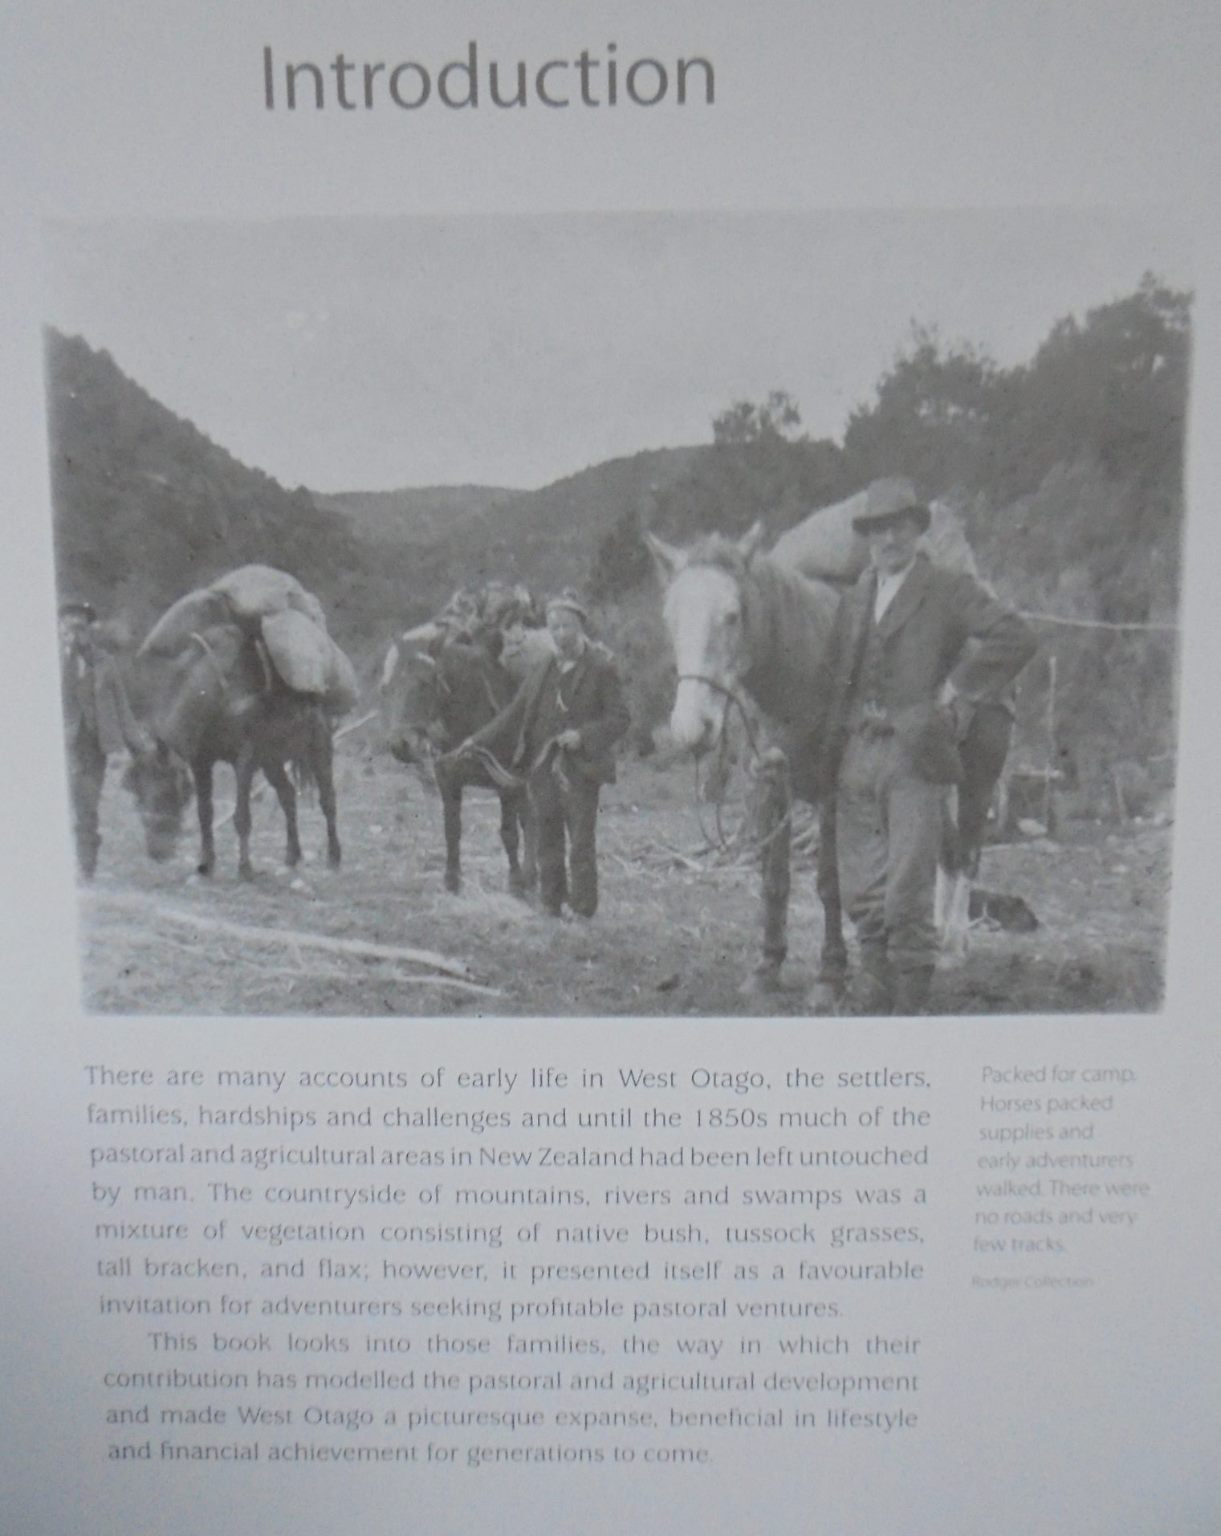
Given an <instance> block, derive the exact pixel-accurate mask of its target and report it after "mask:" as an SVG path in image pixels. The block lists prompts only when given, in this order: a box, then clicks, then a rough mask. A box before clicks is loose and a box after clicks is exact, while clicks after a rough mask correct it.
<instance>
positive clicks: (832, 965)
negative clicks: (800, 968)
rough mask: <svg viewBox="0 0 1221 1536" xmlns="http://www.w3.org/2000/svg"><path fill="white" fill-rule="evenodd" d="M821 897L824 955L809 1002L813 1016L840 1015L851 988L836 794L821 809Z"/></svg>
mask: <svg viewBox="0 0 1221 1536" xmlns="http://www.w3.org/2000/svg"><path fill="white" fill-rule="evenodd" d="M818 898H819V900H820V901H821V903H822V912H823V935H822V954H821V956H820V958H819V965H818V975H817V977H816V978H815V981H814V985H813V987H812V988H811V989H810V993H809V995H808V997H807V999H806V1002H807V1006H808V1007H809V1009H810V1012H811V1013H837V1012H838V1011H839V1009H840V1007H841V1006H842V1004H843V1001H844V996H845V994H846V992H847V989H848V946H847V945H846V944H845V943H844V907H843V902H842V900H841V899H840V894H839V843H838V831H837V827H836V817H835V797H834V796H833V795H828V796H827V797H826V798H825V799H824V800H823V801H822V803H821V805H820V806H819V810H818Z"/></svg>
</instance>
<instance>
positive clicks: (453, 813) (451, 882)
mask: <svg viewBox="0 0 1221 1536" xmlns="http://www.w3.org/2000/svg"><path fill="white" fill-rule="evenodd" d="M438 783H439V785H440V789H441V814H442V817H443V819H444V822H445V889H446V890H447V891H451V892H452V893H453V894H454V895H457V893H458V892H459V891H460V890H461V889H462V781H461V779H452V778H450V777H449V776H448V775H447V776H446V777H444V778H440V777H439V778H438Z"/></svg>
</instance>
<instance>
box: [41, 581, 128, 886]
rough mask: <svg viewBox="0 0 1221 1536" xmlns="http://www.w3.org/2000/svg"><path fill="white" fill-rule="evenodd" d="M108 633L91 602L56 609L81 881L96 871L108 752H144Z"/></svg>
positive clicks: (88, 878) (70, 781)
mask: <svg viewBox="0 0 1221 1536" xmlns="http://www.w3.org/2000/svg"><path fill="white" fill-rule="evenodd" d="M111 638H112V637H111V635H110V633H109V632H108V631H107V630H106V629H105V627H104V626H103V625H101V624H99V623H98V616H97V611H96V609H95V608H94V607H93V604H92V603H85V602H66V603H61V604H60V608H59V649H60V672H61V682H62V687H63V705H64V744H65V747H66V749H67V754H68V788H69V792H70V794H71V797H72V820H73V832H74V835H75V838H76V862H77V867H78V868H79V870H80V872H81V874H82V875H83V876H84V878H85V879H86V880H91V879H92V878H93V876H94V874H95V872H96V870H97V862H98V850H99V848H100V847H101V845H102V839H101V835H100V833H99V832H98V804H99V802H100V801H101V798H102V784H103V781H104V780H105V777H106V759H107V757H108V756H109V754H110V753H111V752H119V751H122V749H123V748H124V747H126V748H127V749H128V750H129V751H130V752H139V751H142V750H145V749H146V748H147V746H148V740H147V736H146V734H145V732H144V731H143V730H142V728H141V727H140V725H139V723H138V721H137V720H136V717H135V715H134V714H133V713H132V708H131V705H130V703H129V702H128V699H127V691H126V689H125V688H124V686H123V680H122V678H121V677H120V676H119V669H118V666H117V664H116V662H115V659H114V657H113V656H111V655H109V654H108V653H107V650H106V649H105V647H106V644H107V642H108V641H109V640H111Z"/></svg>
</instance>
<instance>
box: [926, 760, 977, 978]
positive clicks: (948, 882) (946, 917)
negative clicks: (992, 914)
mask: <svg viewBox="0 0 1221 1536" xmlns="http://www.w3.org/2000/svg"><path fill="white" fill-rule="evenodd" d="M970 798H971V797H970V796H969V794H968V793H967V792H966V791H965V790H963V789H959V788H951V789H950V790H949V791H948V792H947V794H946V798H945V805H944V807H943V809H942V835H941V858H940V860H939V862H938V867H937V885H936V888H935V893H934V903H933V911H934V919H933V920H934V922H935V923H936V925H937V937H938V942H939V948H940V960H941V964H942V965H943V966H946V967H956V966H961V965H965V964H966V960H967V927H968V923H969V911H970V902H971V877H970V875H969V874H968V873H967V866H968V862H969V861H968V856H967V844H966V841H965V839H964V837H963V816H964V810H966V809H967V806H968V802H969V800H970Z"/></svg>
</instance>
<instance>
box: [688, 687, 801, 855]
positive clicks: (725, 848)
mask: <svg viewBox="0 0 1221 1536" xmlns="http://www.w3.org/2000/svg"><path fill="white" fill-rule="evenodd" d="M678 681H679V682H680V683H703V684H704V686H705V687H707V688H711V689H712V691H713V692H714V693H719V694H722V695H724V698H725V710H724V713H723V714H722V716H721V745H720V750H721V754H722V756H724V755H725V754H726V753H727V752H728V750H729V737H728V733H727V731H726V729H725V728H726V726H727V725H728V724H729V711H730V710H731V709H732V708H733V707H734V706H735V705H736V706H737V710H738V715H739V717H740V718H741V721H742V729H743V730H744V731H745V733H746V741H747V745H748V746H749V747H750V750H751V755H752V757H753V759H754V762H755V763H756V764H757V763H760V762H762V760H763V754H762V752H760V750H759V743H758V740H757V739H756V737H755V733H754V729H753V727H752V726H751V723H750V715H749V713H748V712H747V709H746V705H745V704H744V703H743V702H742V697H741V695H740V694H739V693H738V692H737V690H736V689H734V688H730V687H728V686H727V685H726V684H725V683H722V682H718V681H717V679H716V678H715V677H708V676H706V674H704V673H703V672H680V673H679V674H678ZM694 769H695V819H696V820H697V821H698V822H699V827H700V831H701V832H702V833H703V835H704V841H705V842H706V843H708V844H709V845H710V846H714V841H713V839H712V838H711V837H709V835H708V829H707V827H705V825H704V818H703V815H702V813H701V811H700V806H701V805H702V803H703V794H702V787H701V785H700V765H699V759H698V758H696V759H695V760H694ZM715 804H716V840H715V841H716V843H719V845H720V848H721V851H722V853H735V852H739V851H741V850H742V848H743V846H744V845H743V839H742V836H741V832H740V831H739V833H738V834H737V835H736V836H735V837H732V838H730V837H727V836H726V835H725V828H724V825H723V823H722V819H721V802H720V801H719V800H717V801H716V802H715ZM792 816H793V803H792V798H791V797H790V799H789V804H788V806H787V808H786V810H785V813H784V815H783V816H782V817H781V818H780V820H779V821H778V822H777V823H776V825H775V826H774V827H773V828H772V829H771V831H770V832H768V833H767V834H766V835H765V836H763V837H760V838H756V839H755V840H754V842H753V843H751V844H750V848H751V851H752V852H753V853H760V852H762V850H763V849H765V848H766V847H768V845H769V844H770V843H772V842H774V841H775V839H776V838H777V837H779V836H780V834H781V833H782V832H783V831H784V829H785V828H786V827H787V826H788V825H789V822H790V821H791V820H792Z"/></svg>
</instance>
